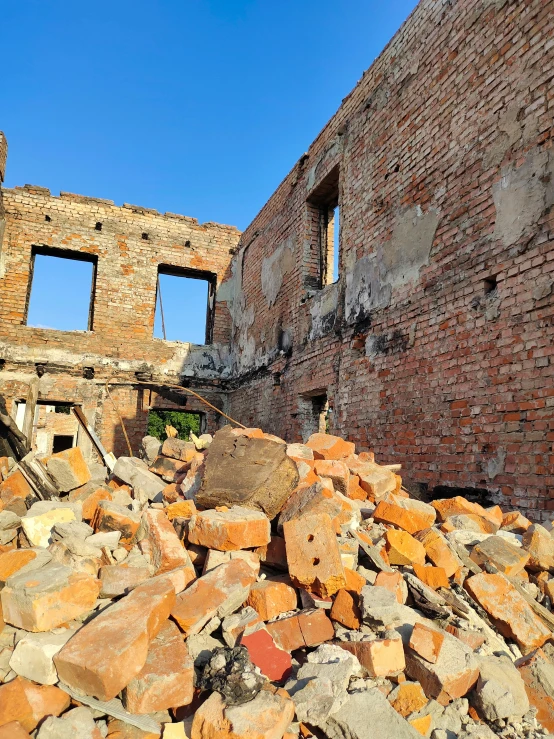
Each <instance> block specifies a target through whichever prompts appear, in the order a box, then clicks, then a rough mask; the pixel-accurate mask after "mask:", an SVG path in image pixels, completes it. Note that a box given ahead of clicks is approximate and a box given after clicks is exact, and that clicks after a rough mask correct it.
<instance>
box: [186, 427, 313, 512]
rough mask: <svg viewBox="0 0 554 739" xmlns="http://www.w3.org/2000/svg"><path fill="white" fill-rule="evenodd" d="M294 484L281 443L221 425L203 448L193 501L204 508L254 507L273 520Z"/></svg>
mask: <svg viewBox="0 0 554 739" xmlns="http://www.w3.org/2000/svg"><path fill="white" fill-rule="evenodd" d="M297 484H298V470H297V468H296V464H295V463H294V461H293V460H292V459H291V458H290V457H288V456H287V453H286V445H285V444H282V443H279V442H276V441H270V440H268V439H265V438H248V437H247V436H244V435H240V436H237V435H235V434H234V433H233V429H231V427H230V426H225V427H224V428H222V429H220V430H219V431H218V432H217V433H216V434H215V435H214V439H213V442H212V443H211V445H210V447H209V449H208V451H207V454H206V460H205V470H204V475H203V479H202V483H201V489H200V490H199V492H198V493H197V502H198V503H199V504H200V505H202V506H204V507H205V508H215V506H218V505H228V506H235V505H236V506H242V507H246V508H254V509H257V510H260V511H263V513H265V514H266V515H267V517H268V518H269V519H273V518H275V516H276V515H277V514H278V513H279V511H280V510H281V508H282V507H283V504H284V502H285V501H286V500H287V498H288V497H289V495H290V494H291V493H292V491H293V490H294V488H295V487H296V485H297Z"/></svg>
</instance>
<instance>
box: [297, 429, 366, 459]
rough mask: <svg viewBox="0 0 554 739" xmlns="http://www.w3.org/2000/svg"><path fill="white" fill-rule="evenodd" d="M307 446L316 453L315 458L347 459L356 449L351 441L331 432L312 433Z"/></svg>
mask: <svg viewBox="0 0 554 739" xmlns="http://www.w3.org/2000/svg"><path fill="white" fill-rule="evenodd" d="M306 446H307V447H308V448H309V449H311V450H312V451H313V453H314V459H346V458H347V457H349V456H350V455H351V454H354V452H355V451H356V447H355V445H354V444H353V443H352V442H351V441H345V440H344V439H341V437H340V436H332V435H331V434H319V433H317V434H312V435H311V436H310V438H309V439H308V441H307V442H306Z"/></svg>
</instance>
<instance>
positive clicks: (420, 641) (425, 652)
mask: <svg viewBox="0 0 554 739" xmlns="http://www.w3.org/2000/svg"><path fill="white" fill-rule="evenodd" d="M443 642H444V634H442V633H441V632H440V631H436V630H435V629H431V628H429V627H428V626H425V625H424V624H422V623H416V625H415V626H414V628H413V631H412V635H411V637H410V649H413V650H414V652H416V653H417V654H419V656H420V657H423V659H425V660H427V662H431V663H433V664H434V663H435V662H436V661H437V660H438V658H439V654H440V651H441V648H442V645H443Z"/></svg>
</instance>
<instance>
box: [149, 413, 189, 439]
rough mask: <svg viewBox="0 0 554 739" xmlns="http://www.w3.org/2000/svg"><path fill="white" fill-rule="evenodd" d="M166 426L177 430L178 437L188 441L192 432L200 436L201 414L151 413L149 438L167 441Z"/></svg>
mask: <svg viewBox="0 0 554 739" xmlns="http://www.w3.org/2000/svg"><path fill="white" fill-rule="evenodd" d="M166 426H173V428H175V429H177V437H178V438H179V439H184V440H185V441H187V440H188V438H189V434H190V432H191V431H192V433H193V434H196V435H197V436H198V435H199V434H200V414H199V413H187V412H186V411H156V410H154V411H150V413H149V414H148V428H147V434H148V435H149V436H155V437H156V439H159V440H160V441H165V440H166V439H167V434H166V432H165V427H166Z"/></svg>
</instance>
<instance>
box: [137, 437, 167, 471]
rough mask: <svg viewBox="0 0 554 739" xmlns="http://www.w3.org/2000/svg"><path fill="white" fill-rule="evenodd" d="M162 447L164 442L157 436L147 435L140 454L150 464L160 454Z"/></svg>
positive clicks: (143, 440)
mask: <svg viewBox="0 0 554 739" xmlns="http://www.w3.org/2000/svg"><path fill="white" fill-rule="evenodd" d="M161 448H162V442H161V441H160V440H159V439H156V437H155V436H145V437H143V439H142V442H141V447H140V456H141V458H142V459H144V461H145V462H146V464H147V465H148V466H150V465H151V464H152V462H153V461H154V460H155V459H156V457H157V456H158V455H159V454H160V451H161Z"/></svg>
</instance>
